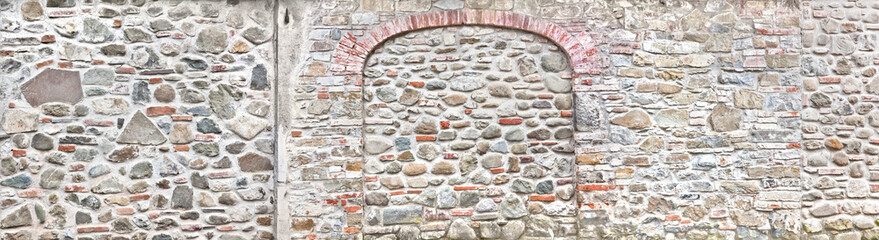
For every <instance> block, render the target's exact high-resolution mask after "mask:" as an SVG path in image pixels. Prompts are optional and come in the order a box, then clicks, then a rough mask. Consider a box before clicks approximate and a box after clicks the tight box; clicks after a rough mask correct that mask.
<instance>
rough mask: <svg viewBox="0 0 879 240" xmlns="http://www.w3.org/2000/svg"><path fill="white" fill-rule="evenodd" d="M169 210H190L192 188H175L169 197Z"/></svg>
mask: <svg viewBox="0 0 879 240" xmlns="http://www.w3.org/2000/svg"><path fill="white" fill-rule="evenodd" d="M171 208H174V209H192V188H190V187H189V186H177V187H176V188H174V193H173V194H172V195H171Z"/></svg>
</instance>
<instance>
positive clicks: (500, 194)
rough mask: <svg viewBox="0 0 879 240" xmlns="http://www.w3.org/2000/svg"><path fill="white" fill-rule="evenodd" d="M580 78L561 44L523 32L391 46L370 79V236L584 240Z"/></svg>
mask: <svg viewBox="0 0 879 240" xmlns="http://www.w3.org/2000/svg"><path fill="white" fill-rule="evenodd" d="M571 76H572V73H571V70H570V67H569V66H568V62H567V59H566V57H564V55H563V53H560V49H559V48H558V47H557V46H555V45H554V44H552V43H551V42H549V41H548V40H547V39H546V38H544V37H541V36H537V35H535V34H532V33H527V32H523V31H518V30H512V29H504V28H497V27H485V26H451V27H441V28H432V29H422V30H417V31H412V32H408V33H406V34H404V35H399V36H397V37H395V38H392V39H389V40H387V41H385V42H384V43H383V44H381V45H380V46H379V47H378V48H376V49H375V51H374V52H373V53H372V54H371V55H370V56H369V58H368V59H367V61H366V68H365V70H364V77H363V96H364V98H363V99H364V104H363V106H364V112H363V116H364V121H365V124H364V127H363V136H364V160H365V162H364V165H363V169H362V171H363V173H364V177H365V179H367V180H366V182H365V184H364V187H365V189H364V198H365V204H366V206H364V208H363V209H364V218H363V224H364V233H365V234H370V236H375V237H380V236H382V235H384V234H387V233H388V232H393V231H395V229H396V228H395V226H399V227H400V229H404V230H407V231H411V232H416V231H415V230H414V229H419V230H420V231H421V232H422V233H421V236H419V237H422V238H427V239H431V238H439V237H442V236H445V234H448V235H449V237H452V236H454V235H455V234H460V235H461V236H475V235H471V234H475V233H476V232H479V234H478V235H479V237H481V238H498V237H501V236H502V235H503V234H504V233H505V234H508V235H509V236H510V237H515V238H519V237H522V236H525V237H538V238H540V237H575V236H576V232H577V231H576V221H574V217H575V216H576V213H577V210H576V203H575V201H574V200H575V199H574V198H573V197H574V192H575V190H574V189H575V187H574V179H573V176H574V159H575V157H574V154H573V152H574V147H573V145H572V142H571V139H573V133H574V129H573V124H572V120H573V115H572V111H571V110H572V109H573V96H572V95H571V83H570V79H569V78H570V77H571ZM449 222H451V225H450V224H449ZM471 226H472V228H471ZM526 226H527V227H526ZM502 229H506V230H502ZM445 230H448V233H447V232H446V231H445ZM405 234H413V233H400V234H398V235H405ZM408 237H410V236H407V237H406V238H408Z"/></svg>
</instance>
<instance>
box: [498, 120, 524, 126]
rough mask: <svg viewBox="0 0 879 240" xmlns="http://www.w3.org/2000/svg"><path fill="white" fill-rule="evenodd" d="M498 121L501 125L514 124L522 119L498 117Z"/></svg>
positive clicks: (519, 122)
mask: <svg viewBox="0 0 879 240" xmlns="http://www.w3.org/2000/svg"><path fill="white" fill-rule="evenodd" d="M498 123H500V124H501V125H516V124H521V123H522V119H521V118H501V119H498Z"/></svg>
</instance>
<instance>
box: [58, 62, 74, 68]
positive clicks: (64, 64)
mask: <svg viewBox="0 0 879 240" xmlns="http://www.w3.org/2000/svg"><path fill="white" fill-rule="evenodd" d="M58 67H59V68H72V67H73V62H59V63H58Z"/></svg>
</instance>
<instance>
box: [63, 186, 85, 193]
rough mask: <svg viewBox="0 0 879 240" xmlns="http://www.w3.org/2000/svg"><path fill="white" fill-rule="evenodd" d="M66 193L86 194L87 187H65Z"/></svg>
mask: <svg viewBox="0 0 879 240" xmlns="http://www.w3.org/2000/svg"><path fill="white" fill-rule="evenodd" d="M64 191H65V192H85V191H86V187H85V186H83V185H69V186H64Z"/></svg>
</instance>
